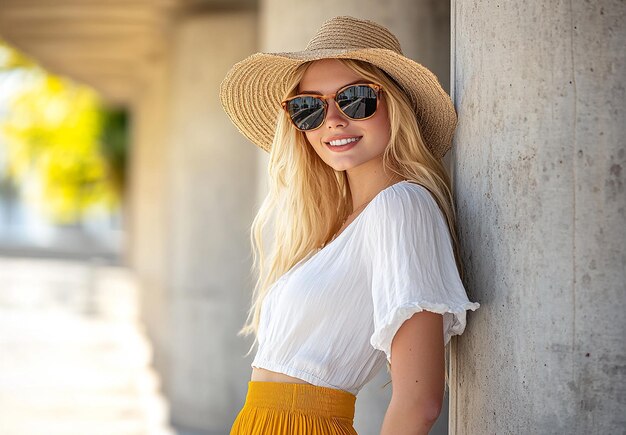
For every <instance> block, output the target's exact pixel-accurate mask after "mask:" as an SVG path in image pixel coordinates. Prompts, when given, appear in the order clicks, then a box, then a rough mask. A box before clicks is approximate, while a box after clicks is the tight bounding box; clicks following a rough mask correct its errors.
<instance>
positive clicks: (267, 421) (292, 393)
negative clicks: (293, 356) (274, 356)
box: [230, 381, 357, 435]
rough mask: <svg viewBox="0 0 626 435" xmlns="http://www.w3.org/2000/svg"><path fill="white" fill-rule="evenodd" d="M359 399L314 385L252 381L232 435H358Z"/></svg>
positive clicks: (234, 424) (231, 432)
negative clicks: (355, 409)
mask: <svg viewBox="0 0 626 435" xmlns="http://www.w3.org/2000/svg"><path fill="white" fill-rule="evenodd" d="M355 402H356V396H355V395H354V394H351V393H348V392H347V391H343V390H338V389H335V388H326V387H320V386H317V385H311V384H297V383H286V382H260V381H248V393H247V395H246V401H245V403H244V405H243V408H242V409H241V411H239V414H238V415H237V417H236V418H235V421H234V423H233V426H232V428H231V430H230V435H356V434H357V432H356V430H354V426H353V423H354V405H355Z"/></svg>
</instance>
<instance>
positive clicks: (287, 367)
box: [220, 16, 479, 434]
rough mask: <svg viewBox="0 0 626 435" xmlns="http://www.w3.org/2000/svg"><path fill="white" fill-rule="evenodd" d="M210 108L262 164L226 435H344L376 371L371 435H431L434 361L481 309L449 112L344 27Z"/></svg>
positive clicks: (270, 57) (437, 374)
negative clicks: (242, 359) (462, 243)
mask: <svg viewBox="0 0 626 435" xmlns="http://www.w3.org/2000/svg"><path fill="white" fill-rule="evenodd" d="M220 97H221V101H222V104H223V106H224V110H225V111H226V113H227V114H228V115H229V117H230V119H231V120H232V121H233V123H234V124H235V125H236V126H237V128H238V129H239V130H240V131H241V132H242V133H243V134H244V135H245V136H246V137H247V138H249V139H250V140H251V141H252V142H254V143H255V144H256V145H258V146H260V147H261V148H263V149H264V150H266V151H268V152H269V154H270V156H269V157H270V160H269V168H268V169H269V182H270V184H269V194H268V196H267V197H266V199H265V201H264V202H263V204H262V206H261V209H260V211H259V213H258V215H257V217H256V218H255V220H254V222H253V228H252V244H253V248H254V254H255V257H254V261H255V267H257V268H258V272H259V279H258V281H257V286H256V287H255V294H254V298H253V304H252V307H251V309H250V312H249V317H248V323H247V324H246V325H245V326H244V328H243V329H242V330H241V331H240V334H244V335H247V334H251V333H252V334H254V336H255V343H258V344H259V349H258V352H257V354H256V356H255V358H254V360H253V362H252V364H251V365H252V369H253V370H252V376H251V379H250V381H249V382H248V394H247V396H246V402H245V404H244V406H243V409H242V410H241V411H240V412H239V414H238V415H237V418H236V420H235V421H234V423H233V426H232V429H231V434H291V433H303V434H304V433H307V434H317V433H319V434H354V433H356V431H355V430H354V427H353V419H354V407H355V401H356V395H357V393H358V391H359V390H360V389H361V388H362V387H363V386H364V385H365V384H366V383H367V382H368V381H369V380H371V379H372V378H373V377H374V376H375V375H376V374H377V372H378V371H379V370H380V369H381V368H382V367H383V365H384V364H385V363H386V364H387V370H388V371H389V372H390V374H391V382H392V383H393V393H392V400H391V403H390V405H389V408H388V410H387V413H386V415H385V419H384V422H383V426H382V429H381V433H382V434H401V433H408V432H409V431H410V432H411V433H418V432H419V433H428V430H429V429H430V427H431V426H432V424H433V423H434V422H435V420H436V419H437V416H438V415H439V411H440V408H441V405H442V399H443V394H444V387H445V379H446V377H445V357H444V355H445V352H444V346H445V345H447V344H448V342H449V340H450V337H451V336H452V335H458V334H461V333H462V332H463V331H464V329H465V324H466V319H465V315H466V310H468V309H471V310H476V309H477V308H478V307H479V304H478V303H472V302H470V301H469V300H468V298H467V295H466V292H465V288H464V287H463V284H462V280H461V275H460V273H459V271H460V270H462V268H461V264H460V263H459V255H458V243H457V238H456V234H455V231H454V228H455V221H454V208H453V205H452V204H453V201H452V197H451V192H450V179H449V177H448V175H447V174H446V171H445V169H444V167H443V166H442V164H441V157H443V155H444V154H445V153H446V152H447V150H448V149H449V148H450V146H451V139H452V135H453V133H454V128H455V125H456V114H455V111H454V107H453V105H452V102H451V101H450V97H449V96H448V95H447V94H446V93H445V92H444V91H443V90H442V89H441V86H440V84H439V82H438V81H437V79H436V77H435V76H434V75H433V74H432V73H431V72H430V71H428V70H427V69H426V68H424V67H423V66H421V65H419V64H418V63H416V62H414V61H412V60H410V59H408V58H406V57H404V56H403V55H402V51H401V49H400V44H399V42H398V40H397V39H396V37H395V36H394V35H393V34H391V33H390V32H389V30H388V29H386V28H384V27H382V26H380V25H378V24H376V23H374V22H372V21H368V20H360V19H356V18H353V17H345V16H343V17H335V18H333V19H330V20H328V21H326V22H325V23H324V24H323V25H322V27H321V28H320V30H319V31H318V32H317V34H316V35H315V36H314V37H313V39H312V40H311V41H310V42H309V44H308V45H307V48H306V49H305V50H303V51H300V52H295V53H256V54H254V55H252V56H250V57H248V58H246V59H244V60H243V61H241V62H239V63H237V64H235V65H234V66H233V68H232V69H231V70H230V71H229V73H228V74H227V76H226V78H225V79H224V81H223V83H222V86H221V90H220ZM270 221H271V223H272V229H273V233H272V235H271V238H270V240H273V241H274V242H275V243H274V244H273V245H272V249H271V251H269V252H267V249H266V248H265V245H264V243H263V242H264V238H263V230H264V228H265V227H266V224H267V223H269V222H270ZM450 229H452V230H450ZM253 345H254V343H253ZM392 354H393V360H392V359H391V355H392Z"/></svg>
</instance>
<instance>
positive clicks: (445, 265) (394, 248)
mask: <svg viewBox="0 0 626 435" xmlns="http://www.w3.org/2000/svg"><path fill="white" fill-rule="evenodd" d="M381 193H382V194H379V196H377V197H376V198H375V204H374V207H373V209H374V210H373V213H371V214H370V216H369V217H370V219H368V222H367V229H366V231H367V235H366V244H367V246H368V248H369V249H368V251H369V255H368V257H369V258H370V259H371V262H370V267H371V270H370V272H371V291H372V301H373V306H374V332H373V334H372V335H371V338H370V344H371V345H372V346H373V347H374V348H375V349H379V350H382V351H383V352H384V353H385V354H386V356H387V361H389V362H390V363H391V341H392V339H393V337H394V335H395V334H396V332H397V331H398V329H400V326H401V325H402V323H404V321H406V320H408V319H409V318H411V316H413V314H415V313H417V312H420V311H423V310H427V311H432V312H435V313H439V314H443V328H444V331H443V332H444V334H443V335H444V345H445V344H447V343H448V341H450V337H452V336H453V335H459V334H461V333H463V331H464V330H465V324H466V310H468V309H470V310H476V309H477V308H479V307H480V305H479V304H478V303H475V302H470V301H469V299H468V298H467V294H466V291H465V288H464V286H463V283H462V282H461V278H460V276H459V272H458V269H457V267H456V263H455V259H454V252H453V247H452V238H451V237H450V233H449V231H448V226H447V223H446V220H445V216H444V214H443V213H442V212H441V210H440V209H439V206H438V205H437V202H436V201H435V198H434V196H432V194H431V193H430V192H429V191H428V189H426V188H425V187H423V186H421V185H418V184H414V183H411V182H405V183H402V182H401V183H399V184H397V185H394V186H392V187H391V188H389V189H386V190H384V191H383V192H381Z"/></svg>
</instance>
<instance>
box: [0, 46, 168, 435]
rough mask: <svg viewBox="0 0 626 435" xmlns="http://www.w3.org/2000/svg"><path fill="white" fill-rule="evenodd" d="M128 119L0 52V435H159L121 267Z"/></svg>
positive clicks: (143, 347)
mask: <svg viewBox="0 0 626 435" xmlns="http://www.w3.org/2000/svg"><path fill="white" fill-rule="evenodd" d="M128 124H129V121H128V113H127V112H126V110H124V109H123V108H115V107H109V106H107V105H106V104H105V103H104V102H103V101H102V100H101V98H100V97H99V95H98V93H97V92H96V91H94V90H93V89H91V88H90V87H88V86H86V85H83V84H79V83H76V82H74V81H72V80H70V79H68V78H66V77H62V76H58V75H54V74H52V73H50V72H47V71H46V70H45V69H44V68H42V67H40V66H39V65H38V64H37V63H36V62H35V61H33V60H32V59H29V58H28V57H26V56H25V55H23V54H22V53H20V52H19V51H18V50H16V49H15V48H13V47H11V46H10V45H9V44H8V43H6V42H5V41H1V42H0V254H1V256H0V434H3V435H9V434H11V435H12V434H15V435H22V434H24V435H25V434H42V435H44V434H45V435H48V434H68V435H69V434H76V435H79V434H81V435H83V434H103V435H104V434H107V435H109V434H110V435H113V434H152V433H154V434H157V433H159V434H166V433H174V432H173V431H170V430H169V425H168V423H167V420H168V408H167V403H166V401H165V400H164V398H163V397H162V395H161V394H160V393H159V388H160V384H159V379H158V376H157V375H156V373H155V372H154V370H153V369H152V368H151V366H150V364H151V362H152V349H151V347H150V345H149V342H148V340H147V338H146V336H145V333H144V330H143V327H142V325H141V323H140V322H139V313H138V305H137V304H138V294H137V282H136V279H135V278H134V275H133V274H132V273H131V271H130V270H129V269H128V268H127V267H125V265H124V257H123V252H124V243H125V239H124V234H125V233H124V212H125V207H124V198H125V188H126V167H127V164H126V163H127V155H128V147H129V143H128V141H129V132H128V128H129V127H128Z"/></svg>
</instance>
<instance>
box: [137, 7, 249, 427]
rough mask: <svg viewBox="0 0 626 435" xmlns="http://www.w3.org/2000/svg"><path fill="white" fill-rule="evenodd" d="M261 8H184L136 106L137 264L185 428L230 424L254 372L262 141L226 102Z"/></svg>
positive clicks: (159, 358) (168, 385)
mask: <svg viewBox="0 0 626 435" xmlns="http://www.w3.org/2000/svg"><path fill="white" fill-rule="evenodd" d="M256 31H257V14H256V13H255V12H253V11H244V10H242V11H236V12H219V11H207V12H206V13H205V12H203V13H198V11H195V12H194V13H189V14H188V15H184V14H182V15H181V16H179V17H178V20H177V22H176V23H175V25H174V28H173V36H172V40H171V46H170V50H169V51H170V57H169V59H168V61H167V62H168V65H166V66H162V67H159V68H163V70H162V71H161V70H158V71H155V74H156V75H158V76H159V78H158V80H157V79H155V85H154V86H153V87H152V89H151V90H150V91H147V93H146V95H145V96H144V97H143V98H142V99H140V101H139V102H138V103H137V105H136V107H135V125H136V131H135V132H134V137H135V141H134V142H135V146H136V147H137V148H136V149H135V150H134V155H135V158H136V161H135V162H134V167H133V173H134V174H135V175H134V176H135V182H134V184H135V188H134V189H133V191H134V192H135V193H134V195H133V196H134V199H133V201H132V202H133V207H134V213H133V214H132V215H133V224H132V225H131V226H132V230H131V232H132V234H133V242H132V252H133V264H134V266H135V268H136V269H137V270H138V271H139V273H140V277H141V280H142V291H143V295H142V311H143V318H144V320H145V323H146V325H147V327H148V329H149V333H150V337H151V339H152V341H153V345H154V358H155V366H156V367H157V369H158V370H159V372H160V375H161V378H162V380H163V385H162V389H163V391H164V392H165V394H166V396H167V398H168V399H169V405H170V412H171V420H172V423H174V425H175V426H176V428H177V429H178V430H180V431H181V433H187V432H186V431H190V432H192V433H200V432H202V433H223V432H224V430H225V428H230V425H231V424H232V422H233V420H234V419H235V416H236V413H237V412H238V411H239V409H240V407H241V406H242V404H243V400H244V398H245V394H246V390H247V381H248V380H249V376H250V367H249V362H248V361H247V360H245V359H244V358H242V357H243V355H244V354H245V353H246V351H247V350H248V347H249V345H250V344H251V340H244V339H243V338H239V337H237V335H236V334H237V332H238V330H239V329H240V328H241V326H242V325H243V322H244V320H245V317H246V310H247V308H248V306H249V297H248V295H249V293H250V291H251V288H252V286H253V282H252V278H251V276H250V267H251V255H250V244H249V225H250V223H251V221H252V218H253V217H254V213H253V211H254V209H255V203H254V201H255V198H256V191H257V186H256V158H257V157H256V156H257V155H258V153H257V152H256V151H255V150H254V148H253V146H252V145H251V144H250V143H248V142H247V141H246V140H245V138H243V137H242V136H241V135H240V134H239V132H238V131H237V130H236V129H235V127H234V126H233V125H232V124H231V123H230V121H229V120H228V118H227V116H226V114H225V113H224V111H223V110H222V108H221V105H220V103H219V84H220V82H221V80H222V79H223V78H224V76H225V75H226V72H227V71H228V69H229V68H230V67H231V66H232V65H233V64H234V63H235V62H237V61H239V60H240V59H242V58H244V57H245V56H247V55H249V54H251V53H252V52H253V51H254V49H255V48H256Z"/></svg>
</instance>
